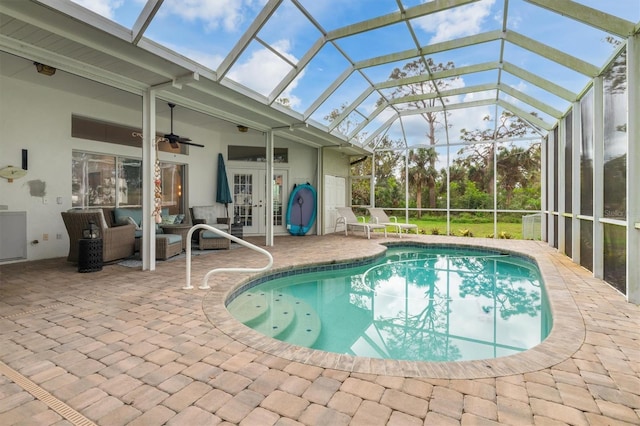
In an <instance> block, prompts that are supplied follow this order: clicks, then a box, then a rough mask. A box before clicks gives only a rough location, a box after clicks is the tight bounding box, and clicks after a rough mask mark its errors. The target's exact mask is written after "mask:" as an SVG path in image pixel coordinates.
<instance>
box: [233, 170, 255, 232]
mask: <svg viewBox="0 0 640 426" xmlns="http://www.w3.org/2000/svg"><path fill="white" fill-rule="evenodd" d="M233 201H234V203H233V216H234V223H239V224H241V225H243V226H253V207H252V201H253V175H252V174H250V173H247V174H244V173H236V174H234V175H233Z"/></svg>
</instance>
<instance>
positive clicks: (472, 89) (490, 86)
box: [389, 83, 498, 109]
mask: <svg viewBox="0 0 640 426" xmlns="http://www.w3.org/2000/svg"><path fill="white" fill-rule="evenodd" d="M496 89H498V86H497V84H496V83H487V84H478V85H476V86H466V87H459V88H456V89H450V90H443V91H441V92H440V93H438V92H429V93H421V94H418V95H408V96H403V97H400V98H393V99H391V100H390V101H389V103H390V104H391V105H397V104H405V103H409V102H416V101H423V100H429V99H436V98H442V97H446V96H456V95H465V94H467V93H476V92H485V91H488V90H496ZM447 109H448V106H447Z"/></svg>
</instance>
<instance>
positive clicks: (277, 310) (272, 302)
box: [247, 294, 296, 340]
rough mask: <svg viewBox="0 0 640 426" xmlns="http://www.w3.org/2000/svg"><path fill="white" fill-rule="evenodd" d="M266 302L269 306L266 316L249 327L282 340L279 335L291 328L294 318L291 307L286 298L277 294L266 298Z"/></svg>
mask: <svg viewBox="0 0 640 426" xmlns="http://www.w3.org/2000/svg"><path fill="white" fill-rule="evenodd" d="M266 300H267V304H268V305H269V313H268V315H266V316H265V317H264V318H263V319H262V321H260V322H254V324H251V325H250V327H251V328H253V329H254V330H256V331H258V332H260V333H262V334H264V335H266V336H269V337H273V338H276V339H279V340H282V339H280V335H282V334H283V333H285V332H286V331H287V329H288V328H289V327H290V326H292V324H293V323H294V320H295V318H296V314H295V311H294V308H293V305H292V304H291V301H290V299H289V298H288V297H285V296H283V295H279V294H271V297H269V296H267V297H266ZM247 325H249V324H247Z"/></svg>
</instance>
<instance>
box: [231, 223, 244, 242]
mask: <svg viewBox="0 0 640 426" xmlns="http://www.w3.org/2000/svg"><path fill="white" fill-rule="evenodd" d="M243 233H244V226H243V225H235V224H231V232H230V234H231V235H233V236H234V237H236V238H240V239H242V238H243Z"/></svg>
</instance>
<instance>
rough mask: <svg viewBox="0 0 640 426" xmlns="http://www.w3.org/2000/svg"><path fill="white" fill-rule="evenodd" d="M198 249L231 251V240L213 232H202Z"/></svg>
mask: <svg viewBox="0 0 640 426" xmlns="http://www.w3.org/2000/svg"><path fill="white" fill-rule="evenodd" d="M198 248H199V249H200V250H211V249H224V250H229V248H231V240H229V239H227V238H225V237H221V236H220V235H218V234H216V233H215V232H212V231H202V232H200V235H199V237H198Z"/></svg>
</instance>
